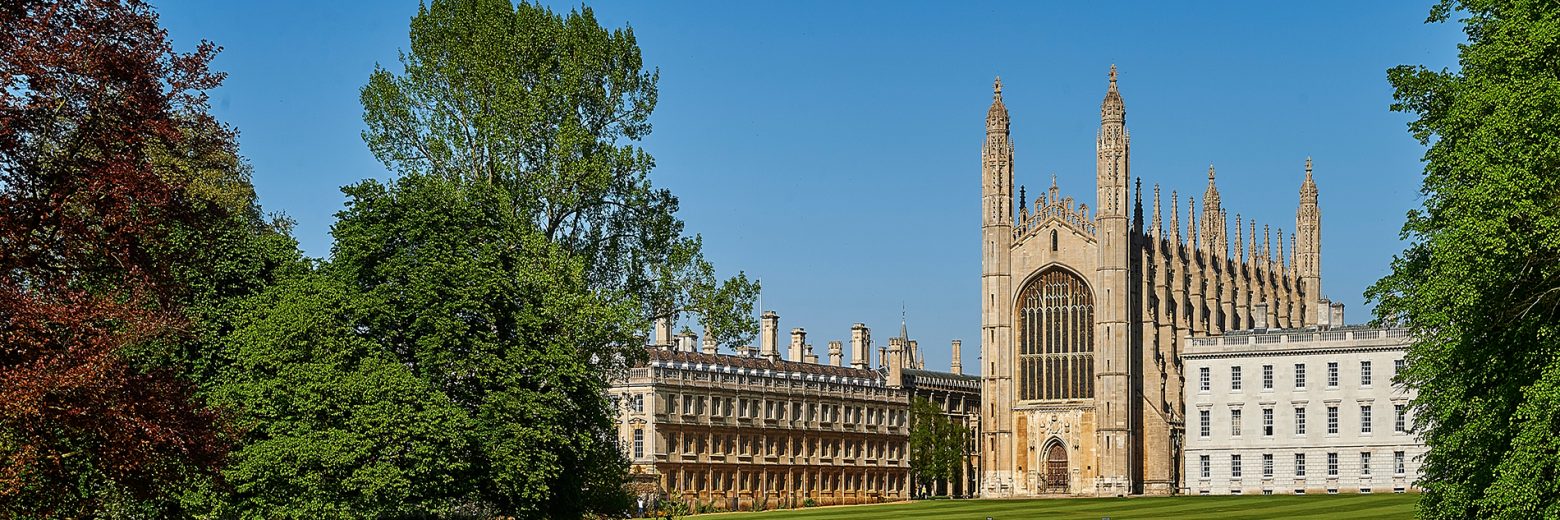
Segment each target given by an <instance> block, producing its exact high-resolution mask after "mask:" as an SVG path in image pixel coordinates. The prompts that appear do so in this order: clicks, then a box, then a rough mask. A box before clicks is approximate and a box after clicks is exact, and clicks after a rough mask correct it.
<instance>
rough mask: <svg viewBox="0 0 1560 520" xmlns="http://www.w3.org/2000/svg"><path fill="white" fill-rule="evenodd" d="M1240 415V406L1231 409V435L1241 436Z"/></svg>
mask: <svg viewBox="0 0 1560 520" xmlns="http://www.w3.org/2000/svg"><path fill="white" fill-rule="evenodd" d="M1240 415H1241V413H1240V409H1239V408H1234V409H1231V410H1230V436H1231V437H1239V436H1240V421H1241V417H1240Z"/></svg>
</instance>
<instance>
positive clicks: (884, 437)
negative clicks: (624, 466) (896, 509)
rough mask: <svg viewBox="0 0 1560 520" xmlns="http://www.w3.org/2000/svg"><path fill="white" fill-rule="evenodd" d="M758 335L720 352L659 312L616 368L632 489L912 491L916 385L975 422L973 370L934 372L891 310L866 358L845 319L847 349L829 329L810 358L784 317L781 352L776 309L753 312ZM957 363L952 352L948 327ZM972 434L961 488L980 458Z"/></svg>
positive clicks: (699, 495) (812, 496) (693, 497)
mask: <svg viewBox="0 0 1560 520" xmlns="http://www.w3.org/2000/svg"><path fill="white" fill-rule="evenodd" d="M761 320H762V321H761V323H760V338H759V345H760V346H759V348H757V349H754V348H751V347H743V348H738V349H737V352H738V354H736V355H728V354H719V353H718V352H717V349H716V347H715V345H713V344H711V343H710V342H708V341H706V342H705V343H704V344H703V346H702V348H699V349H697V350H696V349H695V346H696V344H697V343H698V341H697V338H696V337H695V336H694V335H693V334H692V333H686V332H685V333H683V334H681V335H679V336H676V337H672V336H671V327H670V325H669V324H668V323H666V322H662V323H658V324H657V326H656V331H655V333H656V338H655V342H654V344H652V345H650V346H647V347H646V349H647V356H646V357H647V360H646V362H645V363H644V364H643V365H641V366H636V367H634V368H631V369H630V370H629V373H628V374H627V377H626V378H623V379H621V380H619V381H615V382H614V384H613V386H612V388H611V390H610V392H611V396H612V398H613V399H614V400H616V401H617V402H618V410H619V417H618V437H619V441H620V443H621V445H622V447H623V451H624V453H625V454H627V455H628V457H629V459H630V461H631V464H632V465H631V467H630V472H631V474H632V476H633V477H634V481H635V485H636V487H637V488H638V489H637V491H638V492H640V493H641V494H642V495H644V496H645V498H647V499H654V498H668V499H671V500H675V501H681V502H684V503H687V504H689V505H690V506H696V505H712V506H714V507H716V508H718V509H753V508H755V507H759V508H776V507H796V506H801V505H803V504H807V503H809V502H810V503H812V504H817V505H835V504H860V503H874V502H885V501H895V500H905V499H908V498H910V493H911V480H910V458H909V433H910V425H909V410H910V406H909V404H910V396H912V395H917V396H921V397H924V398H928V399H930V400H932V401H933V402H934V403H938V404H939V405H942V406H943V407H944V410H945V411H946V413H948V414H949V415H950V417H953V418H955V419H956V420H960V421H962V422H964V423H965V424H967V425H969V426H971V430H972V431H974V430H976V429H977V428H978V419H977V418H976V415H975V414H976V412H977V411H978V410H979V407H980V401H979V399H980V390H979V384H978V378H976V377H974V376H965V375H961V374H956V373H950V372H936V371H929V370H923V369H918V368H912V367H924V362H922V361H919V360H918V358H919V357H920V353H919V345H918V343H917V342H915V341H913V340H910V339H909V337H908V334H907V333H905V328H904V326H903V324H901V327H900V337H896V338H890V339H889V342H888V343H889V346H888V347H887V348H886V349H885V351H884V353H883V354H882V355H880V356H879V364H878V366H876V367H872V365H871V358H870V352H871V349H872V336H871V330H870V329H868V328H867V326H866V325H864V324H860V323H857V324H856V325H855V326H853V327H851V348H852V350H853V351H852V353H851V354H852V362H851V365H850V366H841V365H842V363H843V362H844V352H843V350H844V345H843V342H841V341H832V342H830V343H829V354H828V358H827V363H826V364H825V363H820V362H819V361H820V360H819V357H818V356H817V355H815V354H814V353H813V347H812V345H811V344H809V343H808V342H807V332H806V330H804V329H801V328H796V329H792V331H791V341H790V343H789V345H788V347H787V348H786V349H785V352H786V354H787V357H788V358H789V359H781V357H780V352H781V349H780V346H779V345H780V342H779V340H780V338H779V322H780V316H779V315H778V314H776V313H775V312H773V311H767V312H765V313H763V316H762V318H761ZM954 344H955V347H954V348H955V356H954V358H955V366H958V365H957V363H958V355H957V348H958V347H957V344H958V342H957V341H955V343H954ZM974 440H975V439H973V438H972V444H971V450H970V451H971V454H970V462H969V463H968V465H967V469H966V478H965V479H962V480H961V481H958V482H950V483H945V484H944V485H943V487H942V489H945V490H948V491H947V492H949V493H954V492H958V493H969V492H970V491H972V490H973V489H975V486H974V479H975V478H976V476H977V475H979V473H980V470H979V466H978V465H977V464H978V457H977V454H978V453H979V451H978V450H977V449H975V448H974V443H973V441H974Z"/></svg>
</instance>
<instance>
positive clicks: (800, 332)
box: [786, 327, 807, 363]
mask: <svg viewBox="0 0 1560 520" xmlns="http://www.w3.org/2000/svg"><path fill="white" fill-rule="evenodd" d="M806 344H807V329H803V328H801V327H797V328H794V329H791V348H790V349H788V352H787V353H786V354H787V355H786V359H789V360H791V361H795V362H798V363H801V362H803V361H806V359H804V356H805V354H804V352H803V350H802V349H803V346H805V345H806Z"/></svg>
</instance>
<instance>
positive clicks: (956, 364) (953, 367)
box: [948, 340, 964, 374]
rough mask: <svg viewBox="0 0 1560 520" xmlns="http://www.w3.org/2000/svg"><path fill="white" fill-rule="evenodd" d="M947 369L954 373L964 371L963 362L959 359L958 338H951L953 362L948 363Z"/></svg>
mask: <svg viewBox="0 0 1560 520" xmlns="http://www.w3.org/2000/svg"><path fill="white" fill-rule="evenodd" d="M948 371H949V372H953V373H955V374H963V373H964V362H963V361H960V360H959V340H953V363H951V364H949V366H948Z"/></svg>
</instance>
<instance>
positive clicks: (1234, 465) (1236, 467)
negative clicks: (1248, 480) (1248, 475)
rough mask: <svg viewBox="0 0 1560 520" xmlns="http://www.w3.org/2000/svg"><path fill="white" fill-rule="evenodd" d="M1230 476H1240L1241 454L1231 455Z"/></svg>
mask: <svg viewBox="0 0 1560 520" xmlns="http://www.w3.org/2000/svg"><path fill="white" fill-rule="evenodd" d="M1230 478H1240V455H1230Z"/></svg>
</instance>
